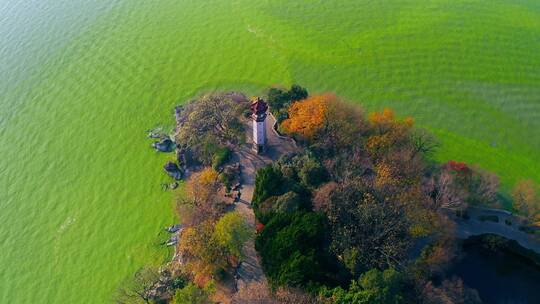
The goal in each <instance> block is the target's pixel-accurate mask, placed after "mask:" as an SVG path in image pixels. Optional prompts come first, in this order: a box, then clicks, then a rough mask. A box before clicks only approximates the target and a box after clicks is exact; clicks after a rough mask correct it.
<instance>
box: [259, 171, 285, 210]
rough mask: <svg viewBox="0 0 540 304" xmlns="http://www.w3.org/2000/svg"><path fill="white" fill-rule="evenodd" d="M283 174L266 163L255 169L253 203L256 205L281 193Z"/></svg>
mask: <svg viewBox="0 0 540 304" xmlns="http://www.w3.org/2000/svg"><path fill="white" fill-rule="evenodd" d="M283 181H284V180H283V175H282V174H281V171H280V170H279V169H277V168H275V167H274V166H272V165H268V166H266V167H264V168H261V169H259V170H258V171H257V175H256V177H255V190H254V192H253V199H252V202H253V205H254V208H255V209H257V206H258V204H259V203H261V202H262V201H264V200H266V199H267V198H269V197H270V196H273V195H280V194H282V193H283V184H284V183H283Z"/></svg>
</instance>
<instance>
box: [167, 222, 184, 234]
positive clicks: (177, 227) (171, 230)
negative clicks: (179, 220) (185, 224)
mask: <svg viewBox="0 0 540 304" xmlns="http://www.w3.org/2000/svg"><path fill="white" fill-rule="evenodd" d="M180 229H182V225H180V224H175V225H172V226H170V227H169V228H167V232H169V233H175V232H177V231H179V230H180Z"/></svg>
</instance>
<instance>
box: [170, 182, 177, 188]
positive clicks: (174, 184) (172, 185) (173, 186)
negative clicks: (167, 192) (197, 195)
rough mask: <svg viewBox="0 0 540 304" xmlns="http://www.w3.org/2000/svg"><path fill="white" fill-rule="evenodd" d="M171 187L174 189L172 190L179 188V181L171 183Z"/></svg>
mask: <svg viewBox="0 0 540 304" xmlns="http://www.w3.org/2000/svg"><path fill="white" fill-rule="evenodd" d="M169 188H170V189H172V190H174V189H176V188H178V183H177V182H174V183H171V184H170V185H169Z"/></svg>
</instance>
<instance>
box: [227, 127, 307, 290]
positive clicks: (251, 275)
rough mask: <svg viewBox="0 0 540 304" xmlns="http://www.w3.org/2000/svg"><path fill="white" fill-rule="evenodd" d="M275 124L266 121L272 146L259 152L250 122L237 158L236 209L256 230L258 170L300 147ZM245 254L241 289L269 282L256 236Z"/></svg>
mask: <svg viewBox="0 0 540 304" xmlns="http://www.w3.org/2000/svg"><path fill="white" fill-rule="evenodd" d="M274 123H275V120H274V117H273V116H268V118H267V121H266V133H267V137H268V145H267V151H266V153H265V154H264V155H257V153H255V152H254V151H253V150H252V148H251V147H252V144H253V139H252V126H251V123H250V124H249V125H246V133H247V134H246V137H247V138H246V139H247V143H246V144H245V145H244V146H242V147H241V148H240V149H239V151H235V153H234V158H236V160H238V161H239V162H240V167H241V171H242V174H241V179H242V191H241V193H242V195H241V199H240V201H239V202H238V203H236V206H235V209H236V210H237V211H238V212H240V213H241V214H242V215H243V216H244V217H245V218H246V220H247V222H248V223H249V225H250V226H251V227H252V228H253V230H255V214H254V213H253V209H252V208H251V200H252V198H253V191H254V189H255V174H256V173H257V169H259V168H261V167H264V166H266V165H268V164H270V163H272V162H273V161H275V160H277V159H278V158H279V156H281V155H283V154H285V153H289V152H294V151H296V150H297V148H296V145H295V144H294V143H293V142H292V141H291V140H290V139H288V138H284V137H280V136H278V134H277V133H276V132H275V131H274V130H273V129H272V126H273V124H274ZM244 255H245V256H244V259H243V261H242V263H241V264H240V266H239V268H238V271H237V276H238V278H237V287H238V290H240V289H242V288H245V287H246V286H247V284H249V283H251V282H266V277H265V275H264V272H263V270H262V267H261V263H260V258H259V256H258V254H257V251H256V250H255V239H251V240H249V241H248V242H247V243H246V245H245V246H244Z"/></svg>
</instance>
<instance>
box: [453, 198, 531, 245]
mask: <svg viewBox="0 0 540 304" xmlns="http://www.w3.org/2000/svg"><path fill="white" fill-rule="evenodd" d="M446 213H447V215H448V216H449V217H450V218H451V219H452V220H453V221H454V222H455V223H456V230H455V235H456V237H457V238H460V239H466V238H468V237H470V236H473V235H481V234H486V233H492V234H496V235H500V236H503V237H505V238H507V239H511V240H515V241H516V242H518V243H519V244H520V245H521V246H523V247H525V248H527V249H531V250H533V251H535V252H536V253H540V240H539V239H538V237H535V236H534V235H531V234H527V233H525V232H523V231H521V230H519V225H520V222H521V221H522V219H520V218H519V217H518V216H515V215H512V213H510V212H508V211H505V210H497V209H487V208H478V207H471V208H469V209H467V214H468V216H469V218H468V219H464V218H462V217H458V216H456V214H455V212H454V211H451V210H447V211H446ZM494 216H496V217H497V218H498V222H494V221H490V220H487V219H485V217H494ZM481 217H484V220H481V219H480V218H481ZM507 222H508V224H507Z"/></svg>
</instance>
